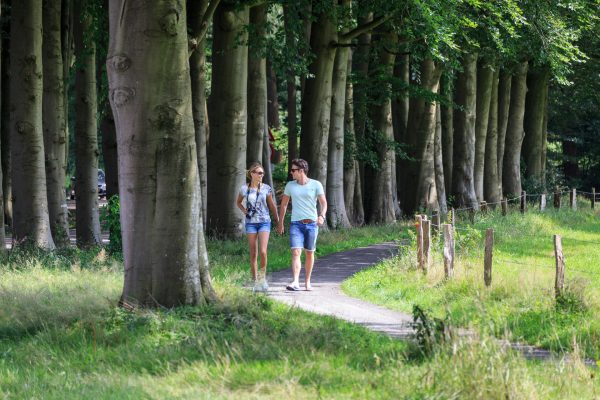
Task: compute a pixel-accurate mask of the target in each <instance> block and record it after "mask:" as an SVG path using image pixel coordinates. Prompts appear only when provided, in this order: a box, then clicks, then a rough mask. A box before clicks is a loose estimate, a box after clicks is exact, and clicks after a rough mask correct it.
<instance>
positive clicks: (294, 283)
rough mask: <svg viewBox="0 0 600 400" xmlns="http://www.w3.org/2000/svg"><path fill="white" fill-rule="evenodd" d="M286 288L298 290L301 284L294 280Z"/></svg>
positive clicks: (293, 290)
mask: <svg viewBox="0 0 600 400" xmlns="http://www.w3.org/2000/svg"><path fill="white" fill-rule="evenodd" d="M285 288H286V289H287V290H290V291H292V292H297V291H298V290H300V285H298V283H296V282H292V283H290V284H289V285H287V286H286V287H285Z"/></svg>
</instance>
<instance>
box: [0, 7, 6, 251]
mask: <svg viewBox="0 0 600 400" xmlns="http://www.w3.org/2000/svg"><path fill="white" fill-rule="evenodd" d="M1 6H2V4H1V2H0V17H2V7H1ZM2 47H3V46H2V40H1V39H0V76H2V59H1V57H2ZM0 93H2V80H1V79H0ZM2 101H6V99H3V98H2V97H1V96H0V109H1V106H2ZM1 122H2V123H4V121H1ZM1 150H2V143H1V141H0V165H1V161H2V160H1V158H2V151H1ZM3 178H4V177H3V176H2V168H1V167H0V254H3V253H4V252H5V251H6V233H5V229H4V196H3V195H2V181H3V180H4V179H3Z"/></svg>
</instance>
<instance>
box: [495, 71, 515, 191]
mask: <svg viewBox="0 0 600 400" xmlns="http://www.w3.org/2000/svg"><path fill="white" fill-rule="evenodd" d="M511 87H512V73H510V72H509V71H508V70H506V69H503V70H501V71H500V78H499V81H498V185H499V186H500V197H502V194H503V193H504V189H503V188H502V170H503V168H504V148H505V147H506V128H507V127H508V112H509V110H510V92H511Z"/></svg>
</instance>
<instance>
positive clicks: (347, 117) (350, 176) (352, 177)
mask: <svg viewBox="0 0 600 400" xmlns="http://www.w3.org/2000/svg"><path fill="white" fill-rule="evenodd" d="M351 72H352V52H350V53H349V54H348V65H347V69H346V77H348V76H350V74H351ZM353 96H354V88H353V85H352V80H351V79H347V78H346V96H345V100H346V101H345V102H346V107H345V110H344V132H346V137H345V138H346V139H348V140H344V204H345V206H346V215H347V216H348V219H349V220H350V222H351V223H352V224H353V225H358V226H360V225H362V224H364V222H365V211H364V207H363V197H362V191H361V189H362V185H361V183H360V173H359V165H358V160H357V159H356V156H357V154H356V135H355V132H354V99H353Z"/></svg>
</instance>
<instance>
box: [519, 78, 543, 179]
mask: <svg viewBox="0 0 600 400" xmlns="http://www.w3.org/2000/svg"><path fill="white" fill-rule="evenodd" d="M549 79H550V72H549V71H548V70H545V69H544V70H541V71H531V70H530V71H529V73H528V74H527V95H526V98H525V117H524V118H525V120H524V128H525V138H524V139H523V151H522V156H523V160H524V161H525V176H526V177H527V178H529V179H532V180H534V181H535V182H536V183H537V184H541V183H542V182H543V178H544V175H543V173H544V166H543V163H542V161H543V158H544V157H543V149H544V136H545V135H544V115H545V114H546V112H545V111H546V96H547V92H548V82H549Z"/></svg>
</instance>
